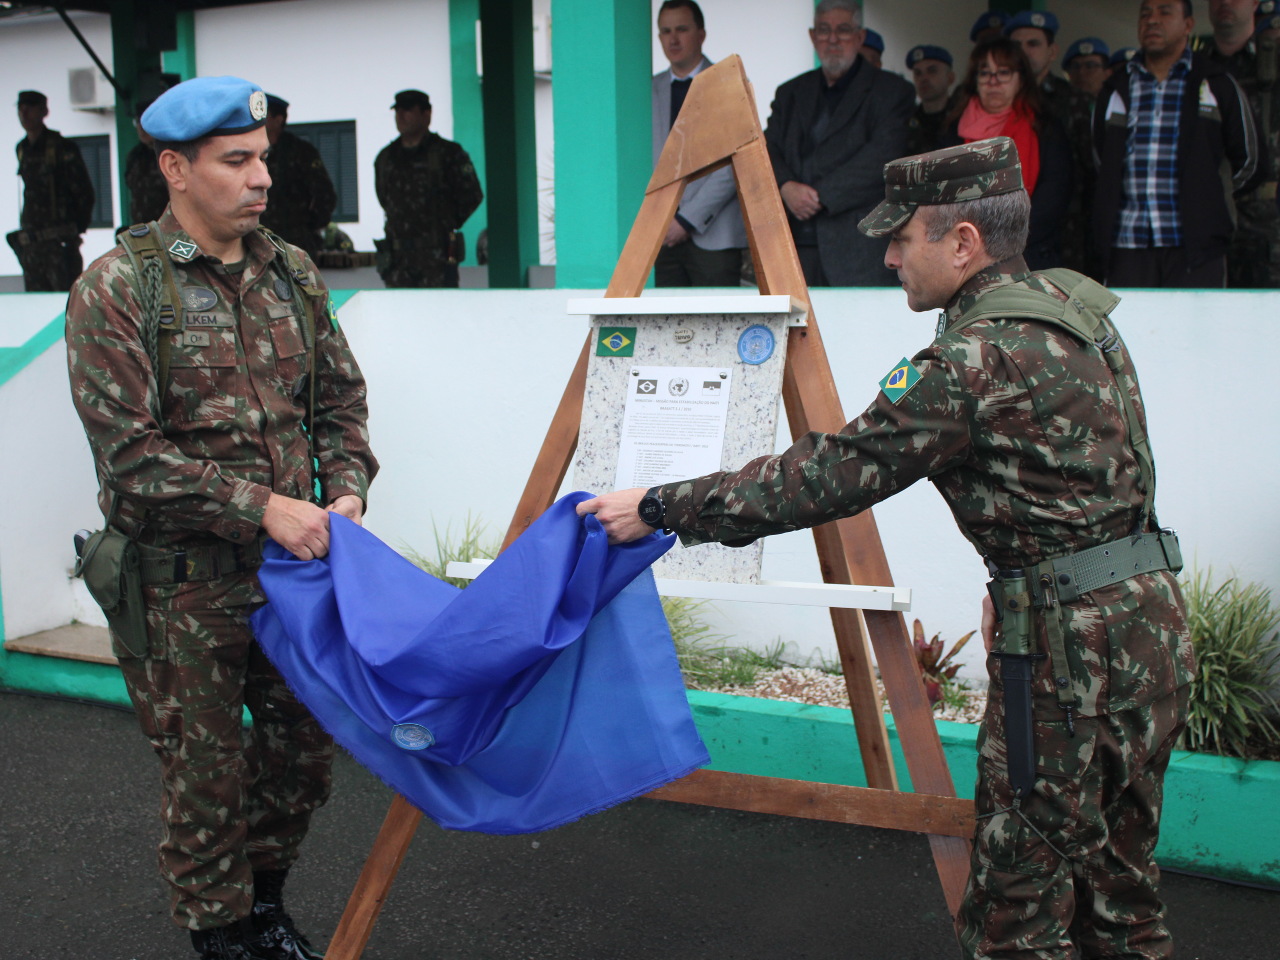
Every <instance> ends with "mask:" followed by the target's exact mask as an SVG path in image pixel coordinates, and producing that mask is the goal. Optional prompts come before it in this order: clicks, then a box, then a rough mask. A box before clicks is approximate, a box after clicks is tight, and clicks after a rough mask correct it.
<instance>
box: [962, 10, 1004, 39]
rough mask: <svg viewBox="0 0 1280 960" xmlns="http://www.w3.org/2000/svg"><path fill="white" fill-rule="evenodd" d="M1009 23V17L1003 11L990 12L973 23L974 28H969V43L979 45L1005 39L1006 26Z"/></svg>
mask: <svg viewBox="0 0 1280 960" xmlns="http://www.w3.org/2000/svg"><path fill="white" fill-rule="evenodd" d="M1008 22H1009V15H1008V14H1007V13H1005V12H1004V11H1003V10H988V11H987V12H986V13H983V14H981V15H980V16H979V17H978V19H977V20H975V21H973V26H972V27H970V28H969V42H970V43H975V44H977V43H982V42H983V41H984V40H995V39H996V38H997V37H1003V36H1004V28H1005V24H1007V23H1008Z"/></svg>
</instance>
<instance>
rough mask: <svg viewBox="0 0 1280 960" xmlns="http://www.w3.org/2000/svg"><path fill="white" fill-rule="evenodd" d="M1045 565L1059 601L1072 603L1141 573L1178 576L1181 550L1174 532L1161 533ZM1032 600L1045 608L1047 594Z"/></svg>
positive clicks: (1029, 570) (1021, 572)
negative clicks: (1166, 571) (1051, 573)
mask: <svg viewBox="0 0 1280 960" xmlns="http://www.w3.org/2000/svg"><path fill="white" fill-rule="evenodd" d="M1045 563H1046V564H1048V565H1051V566H1052V570H1053V587H1054V593H1055V594H1056V598H1057V601H1058V602H1059V603H1071V602H1072V601H1073V600H1078V599H1080V598H1081V597H1082V596H1084V595H1085V594H1086V593H1089V592H1090V591H1092V590H1097V589H1099V588H1100V587H1107V586H1110V585H1111V584H1113V583H1119V582H1120V581H1121V580H1127V579H1129V578H1130V577H1136V576H1138V575H1139V574H1142V573H1152V572H1154V571H1157V570H1172V571H1173V572H1174V573H1177V572H1178V571H1179V570H1181V569H1182V551H1181V550H1180V549H1179V548H1178V535H1177V534H1176V533H1174V532H1173V531H1172V530H1162V531H1160V532H1158V533H1142V534H1136V535H1134V536H1129V537H1122V538H1121V539H1119V540H1112V541H1110V542H1108V543H1100V544H1098V545H1097V546H1096V547H1089V548H1088V549H1087V550H1077V551H1076V552H1075V553H1070V554H1067V556H1065V557H1058V558H1057V559H1056V560H1048V561H1045ZM1043 566H1044V564H1041V565H1039V566H1036V567H1029V568H1027V569H1026V570H1016V571H1006V570H999V571H996V573H995V582H997V583H998V582H999V581H1000V580H1001V579H1002V578H1003V576H1005V575H1009V574H1018V575H1027V574H1031V573H1032V572H1033V571H1039V570H1040V569H1041V568H1042V567H1043ZM1046 572H1047V571H1046ZM1027 579H1028V581H1029V582H1033V583H1034V582H1035V577H1034V576H1027ZM1032 599H1033V601H1034V605H1035V606H1037V607H1039V606H1043V605H1044V602H1045V596H1044V591H1042V590H1033V591H1032Z"/></svg>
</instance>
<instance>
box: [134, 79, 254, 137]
mask: <svg viewBox="0 0 1280 960" xmlns="http://www.w3.org/2000/svg"><path fill="white" fill-rule="evenodd" d="M266 122H267V95H266V94H265V93H263V92H262V88H261V87H260V86H258V85H257V84H256V83H250V82H249V81H248V80H241V79H240V78H239V77H196V78H195V79H194V80H187V81H186V82H185V83H180V84H178V85H177V86H176V87H174V88H173V89H171V90H166V91H165V92H164V93H162V94H160V96H159V97H157V98H156V102H155V103H153V104H151V106H149V107H147V109H146V112H144V113H143V114H142V129H143V130H145V131H146V132H147V133H149V134H151V136H153V137H155V138H156V139H157V140H161V141H164V142H166V143H186V142H187V141H188V140H199V139H200V138H201V137H209V136H213V137H221V136H229V135H231V134H236V133H248V132H249V131H250V130H256V129H258V127H260V126H262V125H263V124H264V123H266Z"/></svg>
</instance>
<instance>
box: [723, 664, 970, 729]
mask: <svg viewBox="0 0 1280 960" xmlns="http://www.w3.org/2000/svg"><path fill="white" fill-rule="evenodd" d="M876 685H877V686H878V687H879V688H880V696H881V698H882V699H883V697H884V686H883V684H881V683H880V681H879V679H877V680H876ZM705 689H714V690H715V692H717V693H732V694H737V695H738V696H743V697H761V698H763V699H766V700H786V701H789V702H790V703H812V704H817V705H818V706H826V707H844V708H845V709H846V710H847V709H849V692H848V690H847V689H846V688H845V685H844V677H842V676H839V675H837V674H830V673H824V672H823V671H821V670H816V669H814V668H813V667H782V668H780V669H778V670H768V671H765V672H762V673H761V674H760V676H759V677H757V678H756V682H755V683H753V684H752V685H751V686H749V687H719V688H705ZM964 692H965V703H964V706H963V707H961V708H955V707H952V706H950V705H949V704H947V703H942V704H939V705H938V706H937V707H935V708H934V713H935V714H936V715H937V717H938V718H939V719H940V720H955V721H957V722H959V723H977V722H979V721H980V720H981V719H982V712H983V711H984V710H985V709H986V706H987V692H986V689H985V688H984V689H981V690H972V689H966V690H965V691H964ZM884 709H885V712H886V713H888V712H889V703H888V701H885V703H884Z"/></svg>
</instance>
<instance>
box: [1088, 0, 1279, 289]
mask: <svg viewBox="0 0 1280 960" xmlns="http://www.w3.org/2000/svg"><path fill="white" fill-rule="evenodd" d="M1194 28H1195V19H1194V18H1193V17H1192V15H1191V0H1142V2H1141V5H1140V8H1139V13H1138V41H1139V44H1140V47H1141V52H1140V53H1139V54H1138V55H1137V56H1135V57H1134V58H1133V59H1132V60H1131V61H1129V64H1128V67H1127V69H1126V70H1124V71H1119V72H1117V73H1116V75H1115V76H1113V77H1112V78H1111V79H1110V80H1109V81H1108V82H1107V83H1106V84H1105V85H1104V86H1103V88H1102V92H1101V93H1100V94H1099V95H1098V102H1097V108H1096V110H1095V111H1094V120H1093V141H1094V148H1095V150H1096V153H1097V158H1098V163H1099V170H1098V192H1097V195H1096V198H1095V203H1094V224H1093V225H1094V240H1095V242H1096V244H1097V247H1098V249H1099V250H1100V251H1101V252H1102V262H1103V263H1104V265H1105V272H1106V282H1107V284H1108V285H1109V286H1121V287H1222V286H1225V283H1226V251H1227V245H1228V243H1229V242H1230V239H1231V233H1232V230H1233V227H1234V223H1233V213H1232V209H1233V208H1232V205H1231V203H1230V202H1229V201H1230V196H1229V194H1230V195H1234V194H1239V193H1242V192H1244V191H1246V190H1248V189H1251V188H1252V187H1253V185H1254V183H1255V182H1256V181H1257V180H1258V179H1259V178H1260V177H1262V176H1263V175H1264V173H1265V165H1264V164H1263V163H1262V160H1263V157H1262V151H1263V149H1264V148H1263V145H1262V144H1261V142H1260V139H1259V137H1258V131H1257V127H1256V125H1255V121H1254V118H1253V115H1252V113H1251V112H1250V110H1249V105H1248V101H1247V99H1246V98H1245V96H1244V93H1243V92H1242V91H1241V89H1240V87H1239V85H1238V84H1237V83H1236V81H1235V80H1234V79H1233V78H1232V77H1231V75H1230V74H1229V73H1227V72H1226V70H1225V69H1223V68H1222V67H1221V66H1219V65H1217V64H1214V63H1211V62H1210V61H1209V60H1208V59H1206V58H1205V57H1204V56H1203V55H1201V54H1192V52H1191V50H1190V47H1189V44H1188V41H1189V39H1190V37H1191V34H1192V31H1193V29H1194ZM1224 168H1229V169H1230V172H1231V178H1230V183H1229V184H1228V183H1227V182H1226V180H1225V177H1224V176H1223V173H1222V171H1223V170H1224Z"/></svg>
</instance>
